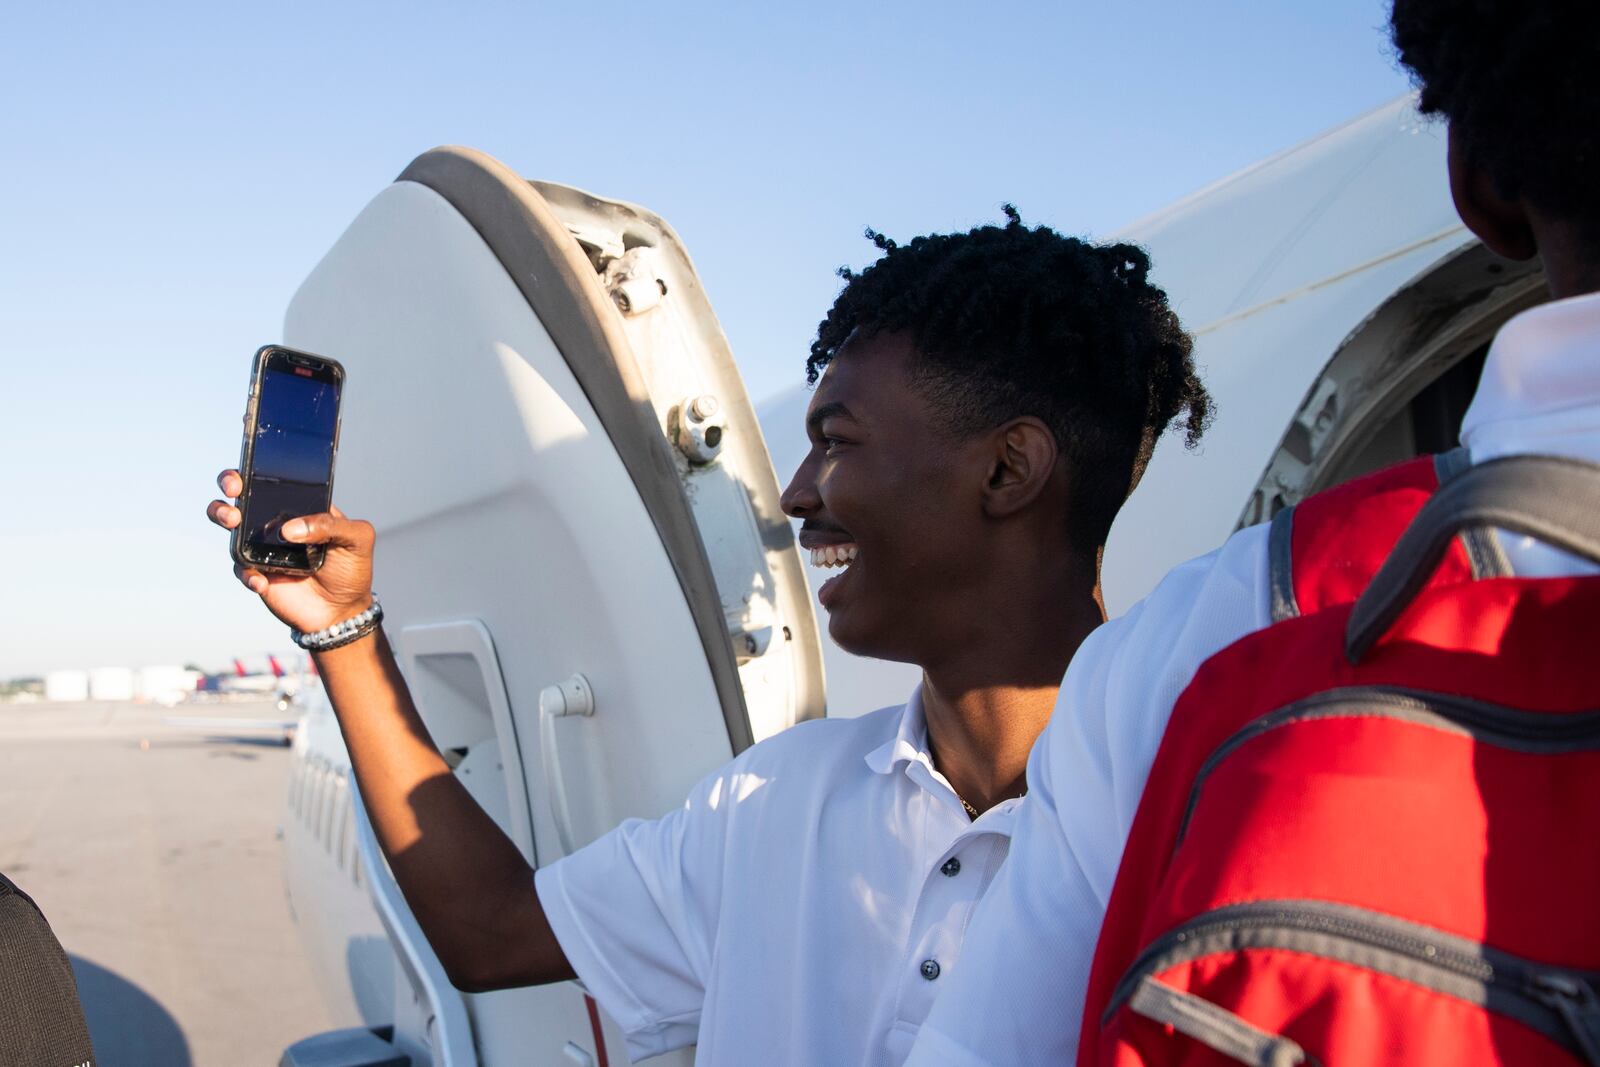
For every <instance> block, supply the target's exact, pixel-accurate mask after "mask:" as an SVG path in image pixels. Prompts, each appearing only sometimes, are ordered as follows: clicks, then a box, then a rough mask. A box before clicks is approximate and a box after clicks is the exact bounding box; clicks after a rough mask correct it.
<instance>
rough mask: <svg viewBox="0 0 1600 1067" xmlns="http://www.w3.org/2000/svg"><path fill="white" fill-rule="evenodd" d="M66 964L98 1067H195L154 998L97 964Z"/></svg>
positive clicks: (172, 1023) (171, 1020)
mask: <svg viewBox="0 0 1600 1067" xmlns="http://www.w3.org/2000/svg"><path fill="white" fill-rule="evenodd" d="M70 958H71V960H72V973H73V974H74V975H75V976H76V977H77V980H78V1000H79V1001H80V1002H81V1003H82V1004H83V1014H84V1017H85V1018H86V1019H87V1020H88V1022H89V1037H90V1038H91V1039H92V1040H93V1041H94V1053H95V1063H96V1064H98V1065H99V1067H193V1064H194V1060H193V1059H191V1058H190V1055H189V1041H188V1039H187V1038H186V1037H184V1036H183V1030H182V1028H181V1027H179V1026H178V1020H176V1019H174V1018H173V1017H172V1015H171V1013H170V1012H168V1011H167V1009H166V1008H163V1007H162V1006H161V1004H160V1003H159V1002H158V1001H157V1000H156V999H155V998H154V997H152V996H150V994H148V993H146V992H145V991H144V990H142V989H140V988H139V987H138V986H136V985H134V984H133V983H132V982H130V981H128V980H127V979H126V978H124V977H122V976H121V975H119V974H117V973H116V972H115V971H109V970H107V969H106V968H104V967H102V966H100V965H99V964H98V963H91V962H90V961H88V960H86V959H84V958H83V957H82V956H71V957H70Z"/></svg>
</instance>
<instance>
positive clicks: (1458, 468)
mask: <svg viewBox="0 0 1600 1067" xmlns="http://www.w3.org/2000/svg"><path fill="white" fill-rule="evenodd" d="M1471 468H1472V456H1471V455H1469V454H1468V452H1467V449H1466V447H1465V446H1462V447H1460V448H1452V449H1451V450H1450V451H1448V452H1440V453H1439V454H1438V455H1436V456H1434V457H1433V472H1434V474H1435V475H1437V476H1438V478H1439V484H1440V485H1441V486H1445V485H1448V484H1449V483H1450V482H1452V481H1454V480H1455V479H1456V478H1458V477H1460V476H1461V475H1462V474H1465V473H1466V472H1467V471H1468V470H1470V469H1471ZM1461 547H1462V548H1464V549H1466V552H1467V562H1468V564H1469V565H1470V566H1471V567H1472V576H1473V577H1474V578H1509V577H1511V576H1512V570H1511V561H1510V560H1509V559H1507V558H1506V554H1505V551H1504V550H1503V549H1502V548H1501V547H1500V539H1499V538H1498V537H1496V536H1495V535H1494V529H1493V527H1489V526H1474V527H1473V528H1471V529H1470V530H1462V531H1461Z"/></svg>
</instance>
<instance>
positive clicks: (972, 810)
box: [956, 796, 978, 819]
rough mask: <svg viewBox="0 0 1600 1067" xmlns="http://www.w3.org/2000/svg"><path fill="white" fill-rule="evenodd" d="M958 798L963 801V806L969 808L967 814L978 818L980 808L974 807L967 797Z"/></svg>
mask: <svg viewBox="0 0 1600 1067" xmlns="http://www.w3.org/2000/svg"><path fill="white" fill-rule="evenodd" d="M956 799H957V800H959V801H961V806H962V807H963V808H966V809H967V814H968V815H970V816H971V817H972V818H974V819H976V818H977V817H978V809H977V808H975V807H973V806H972V805H971V804H968V803H967V798H966V797H962V796H957V797H956Z"/></svg>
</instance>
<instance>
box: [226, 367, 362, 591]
mask: <svg viewBox="0 0 1600 1067" xmlns="http://www.w3.org/2000/svg"><path fill="white" fill-rule="evenodd" d="M338 421H339V379H338V377H337V376H336V375H335V374H334V373H332V372H331V371H329V370H327V369H326V368H324V367H320V366H318V367H306V366H299V365H296V364H294V363H291V362H290V361H289V360H287V359H285V358H283V357H282V356H280V355H278V354H276V353H275V354H274V355H273V356H270V357H269V358H268V361H267V365H266V367H265V368H264V369H263V371H262V374H261V380H260V385H259V387H258V391H257V397H256V427H255V440H254V442H253V445H252V449H251V456H250V472H249V485H250V488H249V494H248V496H247V498H246V500H245V506H244V515H243V523H242V527H243V536H244V540H246V541H248V542H251V543H253V544H257V545H264V546H271V547H273V548H275V549H277V550H278V551H276V552H274V553H273V555H281V554H284V553H288V554H289V555H290V556H292V557H295V558H293V559H292V560H291V559H286V560H284V562H292V563H295V564H302V563H303V561H304V559H305V556H304V551H305V550H304V547H303V546H300V545H291V544H290V543H289V542H287V541H285V540H284V539H283V537H282V536H281V535H280V533H279V531H280V530H281V528H282V527H283V524H284V523H285V522H286V521H288V520H289V519H292V518H296V517H298V516H301V515H313V514H316V513H318V512H322V511H326V510H328V503H329V499H330V486H331V480H332V474H333V446H334V433H335V431H336V429H337V427H338Z"/></svg>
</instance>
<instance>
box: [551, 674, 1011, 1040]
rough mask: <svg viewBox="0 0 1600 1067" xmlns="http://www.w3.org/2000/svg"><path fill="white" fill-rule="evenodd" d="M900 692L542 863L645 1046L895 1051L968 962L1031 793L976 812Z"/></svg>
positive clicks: (600, 984) (609, 1001)
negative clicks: (936, 761) (895, 702)
mask: <svg viewBox="0 0 1600 1067" xmlns="http://www.w3.org/2000/svg"><path fill="white" fill-rule="evenodd" d="M920 696H921V690H920V688H919V689H918V691H917V692H915V693H913V694H912V697H911V700H910V702H909V703H907V704H906V705H904V706H903V707H892V708H884V709H883V710H881V711H876V712H873V713H872V714H870V715H865V716H863V717H861V718H859V719H823V720H820V721H816V722H805V723H801V724H799V725H798V726H795V727H793V728H792V729H789V730H786V731H784V732H783V733H781V734H779V735H777V736H776V737H772V738H769V739H768V740H766V741H763V742H761V743H760V744H758V745H755V746H754V747H752V748H750V749H748V750H746V751H745V752H744V753H742V754H741V755H740V756H739V757H738V758H736V759H734V760H733V761H732V762H730V763H729V764H728V765H727V766H725V767H723V768H722V769H721V770H718V771H717V772H715V773H714V774H712V775H711V776H710V777H708V778H706V779H705V780H704V781H703V782H701V783H700V784H699V785H698V786H696V787H695V789H694V791H693V792H692V793H691V794H690V796H689V799H688V800H687V801H686V802H685V803H684V805H683V807H682V808H680V809H679V810H677V811H674V812H673V813H671V814H670V815H667V816H666V817H665V818H662V819H658V820H655V821H653V822H652V821H645V820H640V819H633V820H629V821H628V822H625V823H623V824H622V825H621V826H619V827H618V828H617V829H615V830H613V831H612V832H611V833H609V834H607V835H606V836H604V837H602V838H600V839H599V840H598V841H596V842H594V843H593V844H591V845H589V846H588V847H586V848H583V849H581V850H579V851H578V852H576V853H574V854H573V855H572V856H569V857H567V858H566V859H564V860H561V861H559V862H557V863H555V864H552V865H551V866H549V867H545V868H543V869H541V870H540V871H539V872H538V874H537V876H536V885H537V889H538V893H539V900H540V902H541V904H542V905H543V906H544V910H545V914H546V915H548V916H549V919H550V925H551V926H552V927H553V928H554V930H555V933H556V938H557V939H558V940H559V941H560V942H561V947H562V950H563V951H565V952H566V954H567V959H568V960H569V961H571V963H572V967H573V969H574V970H575V971H577V973H578V977H579V978H581V979H582V980H583V983H584V985H585V986H587V987H588V989H589V992H590V993H592V994H593V995H594V997H595V999H596V1000H598V1001H599V1003H600V1005H601V1007H603V1008H604V1009H605V1010H606V1011H607V1013H609V1014H610V1015H611V1017H612V1018H613V1019H615V1020H616V1021H617V1023H618V1024H619V1025H620V1026H621V1027H622V1029H623V1031H624V1032H625V1033H626V1034H627V1037H628V1054H629V1056H630V1057H632V1058H633V1059H640V1058H643V1057H646V1056H654V1055H659V1054H660V1053H663V1052H667V1051H670V1050H672V1049H675V1048H680V1047H682V1046H685V1045H689V1044H693V1043H695V1042H698V1044H699V1048H698V1050H697V1053H696V1060H695V1062H696V1063H697V1064H703V1065H716V1067H722V1065H726V1067H735V1065H737V1067H750V1065H752V1064H761V1065H763V1067H766V1065H773V1067H778V1065H784V1064H792V1065H794V1067H802V1065H803V1067H821V1065H828V1067H834V1065H855V1064H860V1065H869V1064H870V1065H874V1067H876V1065H898V1064H899V1063H900V1062H901V1061H902V1060H904V1058H905V1056H906V1053H907V1052H908V1051H909V1050H910V1048H911V1043H912V1041H913V1039H914V1038H915V1037H916V1033H917V1029H918V1027H919V1026H920V1025H921V1024H922V1021H923V1019H924V1018H925V1017H926V1016H927V1014H928V1009H929V1007H930V1006H931V1005H932V1003H933V1000H934V996H935V994H936V993H937V992H938V990H939V989H940V988H941V987H942V986H943V985H945V984H946V983H947V982H948V981H949V979H950V976H951V975H952V974H954V973H957V972H958V971H959V967H960V962H959V961H960V957H961V943H962V939H963V936H964V935H965V933H966V927H967V920H968V918H969V917H970V915H971V913H972V910H973V908H974V906H975V905H976V904H977V902H978V898H979V897H980V896H981V895H982V894H983V892H984V890H986V889H987V888H988V887H989V884H990V883H991V881H992V880H993V879H994V876H995V873H996V871H998V870H999V869H1000V864H1001V861H1002V860H1004V859H1005V856H1006V852H1007V849H1008V847H1009V845H1010V833H1011V824H1012V820H1013V817H1014V814H1015V811H1016V808H1017V805H1018V804H1019V803H1020V802H1019V801H1017V800H1010V801H1006V802H1005V803H1002V804H1000V805H999V806H997V807H995V808H992V809H990V810H989V811H986V812H984V813H983V815H982V816H981V817H980V818H978V819H977V820H976V821H969V820H968V818H967V814H966V811H965V810H964V809H963V808H962V806H961V801H960V799H959V798H958V797H957V796H956V794H955V792H954V791H953V790H952V789H951V788H950V784H949V783H948V782H947V781H946V780H945V778H944V776H943V775H941V774H940V773H939V772H938V771H936V770H934V767H933V761H932V759H931V758H930V757H929V754H928V743H927V728H926V726H925V724H924V720H923V716H922V707H921V699H920Z"/></svg>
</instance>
